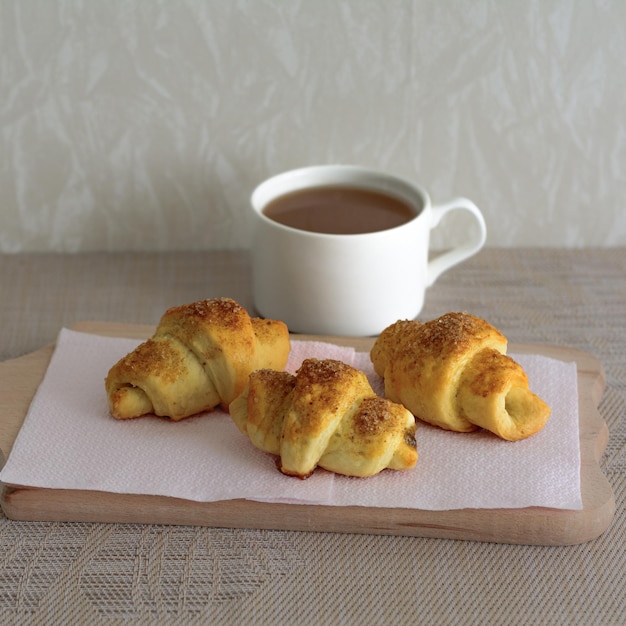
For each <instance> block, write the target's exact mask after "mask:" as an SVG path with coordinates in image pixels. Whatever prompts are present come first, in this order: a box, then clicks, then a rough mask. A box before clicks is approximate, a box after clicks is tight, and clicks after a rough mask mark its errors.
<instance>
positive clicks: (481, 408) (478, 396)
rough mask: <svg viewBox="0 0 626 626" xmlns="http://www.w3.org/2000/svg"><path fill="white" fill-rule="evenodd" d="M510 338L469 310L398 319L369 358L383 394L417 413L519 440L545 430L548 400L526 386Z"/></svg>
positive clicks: (432, 421) (461, 428) (465, 428)
mask: <svg viewBox="0 0 626 626" xmlns="http://www.w3.org/2000/svg"><path fill="white" fill-rule="evenodd" d="M506 349H507V340H506V337H504V335H502V333H501V332H500V331H499V330H497V329H496V328H494V327H493V326H491V325H490V324H489V323H488V322H486V321H485V320H483V319H480V318H478V317H475V316H473V315H470V314H469V313H447V314H446V315H443V316H442V317H439V318H438V319H434V320H431V321H429V322H426V323H421V322H418V321H408V320H401V321H398V322H396V323H395V324H392V325H391V326H389V327H387V328H386V329H385V330H383V332H382V333H381V334H380V336H379V337H378V338H377V340H376V342H375V343H374V346H373V347H372V350H371V352H370V358H371V360H372V364H373V366H374V369H375V371H376V373H377V374H379V375H380V376H382V377H383V378H384V384H385V396H386V397H387V398H389V399H391V400H393V401H395V402H400V403H402V404H403V405H404V406H405V407H407V408H408V409H409V410H410V411H411V412H412V413H413V415H415V417H417V418H419V419H420V420H423V421H425V422H429V423H430V424H434V425H436V426H440V427H441V428H445V429H447V430H453V431H458V432H470V431H472V430H476V429H477V428H479V427H480V428H484V429H486V430H489V431H491V432H493V433H494V434H496V435H498V436H499V437H501V438H502V439H507V440H509V441H516V440H519V439H524V438H526V437H530V436H531V435H533V434H535V433H537V432H538V431H539V430H541V429H542V428H543V426H544V425H545V423H546V422H547V420H548V418H549V416H550V408H549V407H548V405H547V404H546V403H545V402H544V401H543V400H542V399H541V398H539V397H538V396H536V395H535V394H534V393H532V392H531V391H530V390H529V388H528V377H527V375H526V373H525V372H524V370H523V369H522V367H521V366H520V365H519V364H518V363H517V362H516V361H514V360H513V359H512V358H511V357H509V356H507V355H506Z"/></svg>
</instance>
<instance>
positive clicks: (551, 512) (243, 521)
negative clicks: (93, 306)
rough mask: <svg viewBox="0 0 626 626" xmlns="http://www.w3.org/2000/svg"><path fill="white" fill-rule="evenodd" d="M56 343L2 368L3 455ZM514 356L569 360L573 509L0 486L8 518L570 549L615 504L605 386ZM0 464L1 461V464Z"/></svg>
mask: <svg viewBox="0 0 626 626" xmlns="http://www.w3.org/2000/svg"><path fill="white" fill-rule="evenodd" d="M73 329H74V330H78V331H83V332H90V333H94V334H100V335H106V336H112V337H131V338H137V339H143V338H146V337H148V336H149V335H150V334H151V333H152V331H153V330H154V327H152V326H144V325H128V324H115V323H106V322H81V323H78V324H76V325H75V326H74V327H73ZM297 338H298V339H299V340H317V341H329V342H332V343H336V344H340V345H347V346H352V347H355V348H356V349H357V350H361V351H369V349H370V347H371V345H372V342H373V340H372V339H368V338H354V339H353V338H345V337H341V338H340V337H320V336H315V337H312V336H305V335H298V336H297ZM53 350H54V346H46V347H44V348H41V349H40V350H37V351H36V352H33V353H31V354H28V355H25V356H23V357H19V358H17V359H13V360H11V361H6V362H4V363H0V450H1V452H2V453H3V455H4V456H5V457H8V455H9V454H10V451H11V448H12V446H13V442H14V441H15V438H16V436H17V433H18V431H19V429H20V427H21V425H22V422H23V420H24V417H25V416H26V413H27V411H28V407H29V405H30V402H31V400H32V398H33V396H34V394H35V392H36V390H37V387H38V386H39V383H40V382H41V380H42V379H43V376H44V374H45V371H46V368H47V366H48V363H49V361H50V357H51V355H52V352H53ZM509 351H510V352H511V353H517V354H522V353H527V354H541V355H545V356H548V357H552V358H555V359H560V360H563V361H568V362H571V361H575V362H576V364H577V368H578V391H579V413H580V446H581V488H582V499H583V509H582V510H580V511H573V510H562V509H551V508H544V507H529V508H524V509H460V510H448V511H424V510H418V509H403V508H376V507H356V506H354V507H353V506H351V507H338V506H319V505H297V504H274V503H263V502H254V501H250V500H228V501H220V502H207V503H204V502H195V501H190V500H183V499H177V498H168V497H162V496H151V495H131V494H115V493H108V492H95V491H79V490H63V489H40V488H34V487H24V486H20V485H1V488H2V492H1V494H0V504H1V506H2V509H3V511H4V513H5V515H6V516H7V517H8V518H10V519H14V520H26V521H77V522H111V523H114V522H119V523H145V524H179V525H198V526H212V527H227V528H256V529H273V530H293V531H315V532H339V533H365V534H379V535H404V536H413V537H431V538H445V539H458V540H473V541H485V542H496V543H510V544H528V545H555V546H558V545H573V544H578V543H583V542H586V541H590V540H592V539H595V538H597V537H598V536H600V535H601V534H602V533H603V532H604V531H605V530H606V529H607V528H608V527H609V525H610V523H611V521H612V519H613V516H614V513H615V498H614V495H613V491H612V489H611V486H610V484H609V482H608V481H607V479H606V477H605V476H604V474H603V473H602V471H601V469H600V466H599V460H600V458H601V456H602V454H603V452H604V449H605V447H606V445H607V442H608V429H607V426H606V423H605V422H604V420H603V419H602V417H601V416H600V414H599V413H598V404H599V402H600V399H601V397H602V394H603V392H604V386H605V379H604V372H603V369H602V366H601V364H600V362H599V361H598V360H597V359H596V358H595V357H594V356H592V355H590V354H588V353H586V352H583V351H581V350H576V349H572V348H564V347H558V346H544V345H529V344H511V346H510V347H509ZM1 462H3V459H2V458H0V463H1Z"/></svg>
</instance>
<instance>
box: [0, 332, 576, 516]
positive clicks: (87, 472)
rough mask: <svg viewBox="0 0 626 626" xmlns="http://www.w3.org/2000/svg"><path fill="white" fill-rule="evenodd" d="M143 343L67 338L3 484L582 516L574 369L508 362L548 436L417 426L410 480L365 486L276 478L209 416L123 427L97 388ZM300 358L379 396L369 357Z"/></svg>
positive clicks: (304, 353) (219, 415) (266, 460)
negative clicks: (539, 509)
mask: <svg viewBox="0 0 626 626" xmlns="http://www.w3.org/2000/svg"><path fill="white" fill-rule="evenodd" d="M137 344H138V341H136V340H130V339H121V338H110V337H100V336H98V335H90V334H86V333H80V332H76V331H72V330H67V329H63V330H62V331H61V332H60V334H59V337H58V341H57V346H56V349H55V352H54V354H53V357H52V360H51V362H50V365H49V367H48V370H47V371H46V374H45V377H44V379H43V381H42V383H41V385H40V387H39V389H38V391H37V393H36V395H35V398H34V399H33V402H32V404H31V406H30V409H29V411H28V415H27V416H26V419H25V421H24V425H23V426H22V428H21V430H20V432H19V434H18V437H17V439H16V442H15V445H14V447H13V450H12V452H11V454H10V456H9V459H8V461H7V463H6V464H5V466H4V468H3V469H2V471H1V472H0V481H2V482H4V483H8V484H17V485H25V486H33V487H47V488H57V489H85V490H95V491H109V492H114V493H129V494H153V495H163V496H174V497H178V498H184V499H188V500H196V501H204V502H211V501H217V500H226V499H233V498H247V499H250V500H259V501H266V502H294V503H303V504H328V505H338V506H342V505H346V506H347V505H361V506H378V507H407V508H417V509H423V510H447V509H461V508H468V507H470V508H523V507H528V506H546V507H553V508H562V509H574V510H576V509H581V508H582V500H581V493H580V450H579V439H578V400H577V398H578V394H577V374H576V364H575V363H564V362H561V361H556V360H553V359H549V358H546V357H543V356H536V355H531V356H527V355H513V356H514V358H516V359H517V360H518V361H519V362H520V364H521V365H522V366H523V367H524V368H525V369H526V372H527V373H528V376H529V379H530V383H531V388H532V389H533V390H534V391H535V392H536V393H538V394H539V395H540V396H541V397H543V398H544V400H546V401H547V402H548V403H549V404H550V405H551V407H552V416H551V418H550V420H549V422H548V424H547V425H546V427H545V428H544V429H543V430H542V431H541V432H540V433H538V434H537V435H535V436H534V437H531V438H530V439H527V440H525V441H521V442H516V443H509V442H505V441H502V440H500V439H498V438H497V437H495V436H493V435H491V434H489V433H484V432H477V433H471V434H456V433H449V432H446V431H443V430H440V429H437V428H434V427H431V426H428V425H425V424H421V423H420V424H419V426H418V432H417V446H418V452H419V460H418V462H417V465H416V467H415V468H414V469H413V470H410V471H406V472H394V471H389V470H387V471H384V472H382V473H381V474H379V475H377V476H374V477H371V478H367V479H358V478H348V477H345V476H336V475H334V474H332V473H330V472H326V471H324V470H319V469H318V470H317V471H316V472H315V473H314V474H313V476H311V477H310V478H309V479H307V480H304V481H302V480H298V479H294V478H289V477H286V476H283V475H282V474H281V473H280V472H279V471H278V470H277V469H276V467H275V463H274V460H273V459H272V458H271V457H270V456H269V455H266V454H264V453H262V452H260V451H258V450H257V449H255V448H254V447H253V446H252V444H251V443H250V442H249V440H248V439H247V438H246V437H245V435H242V434H241V433H240V432H239V431H238V430H237V428H236V426H235V425H234V423H233V422H232V420H231V419H230V417H229V416H228V415H227V414H225V413H223V412H221V411H214V412H211V413H205V414H203V415H200V416H197V417H193V418H189V419H186V420H183V421H181V422H178V423H173V422H169V421H167V420H165V419H160V418H155V417H144V418H140V419H136V420H126V421H119V420H115V419H113V418H112V417H111V416H110V414H109V411H108V405H107V399H106V395H105V392H104V377H105V376H106V374H107V372H108V370H109V368H110V367H111V365H113V363H115V362H116V361H117V360H118V359H119V358H121V357H122V356H124V355H125V354H126V353H128V352H130V351H131V350H132V349H133V348H134V347H135V346H136V345H137ZM306 357H317V358H334V359H339V360H342V361H344V362H346V363H348V364H351V365H353V366H355V367H358V368H360V369H362V370H363V371H364V372H365V373H366V374H367V375H368V378H369V379H370V382H371V383H372V386H373V387H374V389H375V390H377V391H378V392H381V390H382V385H381V382H382V381H381V380H380V378H379V377H378V376H377V375H376V374H375V373H374V371H373V368H372V366H371V363H370V360H369V355H368V354H365V353H359V352H356V351H355V350H354V349H352V348H344V347H340V346H335V345H332V344H325V343H316V342H302V341H293V342H292V351H291V354H290V358H289V363H288V366H287V369H288V370H289V371H291V372H295V370H296V369H297V368H298V366H299V365H300V363H301V362H302V360H303V359H304V358H306Z"/></svg>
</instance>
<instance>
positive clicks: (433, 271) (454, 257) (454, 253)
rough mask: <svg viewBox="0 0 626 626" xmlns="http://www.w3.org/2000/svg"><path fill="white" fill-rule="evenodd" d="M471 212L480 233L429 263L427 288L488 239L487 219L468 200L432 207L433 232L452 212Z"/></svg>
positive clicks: (455, 200)
mask: <svg viewBox="0 0 626 626" xmlns="http://www.w3.org/2000/svg"><path fill="white" fill-rule="evenodd" d="M457 210H461V211H469V212H470V213H471V214H472V215H473V216H474V218H475V219H476V222H477V224H478V233H477V234H476V235H475V236H473V237H472V238H470V239H469V241H466V242H465V243H463V244H461V245H459V246H457V247H456V248H453V249H452V250H449V251H448V252H444V253H442V254H440V255H439V256H437V257H435V258H434V259H432V260H431V261H429V263H428V270H427V272H426V286H427V287H430V286H431V285H432V284H433V283H434V282H435V281H436V280H437V279H438V278H439V276H441V274H443V273H444V272H445V271H446V270H448V269H450V268H451V267H452V266H453V265H457V264H459V263H461V262H462V261H465V259H468V258H469V257H471V256H473V255H474V254H476V253H477V252H478V251H479V250H480V249H481V248H482V247H483V245H484V244H485V240H486V239H487V226H486V225H485V218H484V217H483V214H482V213H481V212H480V209H479V208H478V207H477V206H476V205H475V204H474V203H473V202H472V201H471V200H468V199H467V198H455V199H454V200H450V202H446V203H445V204H439V205H433V207H432V222H431V225H430V228H431V230H432V229H433V228H436V227H437V226H438V225H439V223H440V222H441V218H443V216H444V215H446V213H449V212H450V211H457Z"/></svg>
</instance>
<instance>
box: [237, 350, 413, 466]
mask: <svg viewBox="0 0 626 626" xmlns="http://www.w3.org/2000/svg"><path fill="white" fill-rule="evenodd" d="M229 410H230V415H231V417H232V418H233V421H234V422H235V424H236V425H237V427H238V428H239V430H240V431H241V432H243V433H245V434H247V435H248V437H249V438H250V440H251V441H252V443H253V444H254V445H255V446H256V447H257V448H259V449H260V450H263V451H264V452H268V453H270V454H274V455H277V456H278V457H279V462H278V467H279V469H280V470H281V471H282V472H283V473H284V474H287V475H290V476H297V477H300V478H307V477H308V476H310V475H311V474H312V473H313V471H314V470H315V468H316V467H317V466H319V467H323V468H325V469H327V470H329V471H331V472H336V473H338V474H345V475H348V476H361V477H363V476H371V475H373V474H376V473H378V472H380V471H382V470H383V469H385V468H387V467H388V468H391V469H397V470H403V469H409V468H412V467H413V466H414V465H415V463H416V462H417V450H416V443H415V418H414V417H413V415H411V413H410V412H409V411H407V410H406V409H405V408H404V407H403V406H401V405H399V404H396V403H393V402H390V401H389V400H386V399H384V398H381V397H379V396H377V395H376V394H375V393H374V391H373V390H372V388H371V386H370V384H369V382H368V380H367V377H366V376H365V374H364V373H363V372H361V371H360V370H357V369H355V368H353V367H351V366H349V365H346V364H345V363H342V362H340V361H335V360H332V359H323V360H320V359H306V360H305V361H304V362H303V363H302V365H301V367H300V369H299V370H298V371H297V372H296V375H295V376H294V375H292V374H289V373H287V372H277V371H271V370H267V369H264V370H259V371H256V372H253V373H252V374H251V375H250V381H249V384H248V386H247V387H246V389H245V391H244V392H243V393H242V394H241V395H240V396H239V397H238V398H237V399H235V400H234V401H233V402H232V403H231V405H230V407H229Z"/></svg>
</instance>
